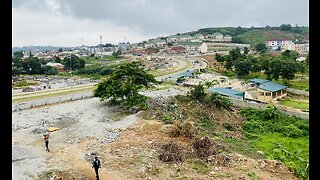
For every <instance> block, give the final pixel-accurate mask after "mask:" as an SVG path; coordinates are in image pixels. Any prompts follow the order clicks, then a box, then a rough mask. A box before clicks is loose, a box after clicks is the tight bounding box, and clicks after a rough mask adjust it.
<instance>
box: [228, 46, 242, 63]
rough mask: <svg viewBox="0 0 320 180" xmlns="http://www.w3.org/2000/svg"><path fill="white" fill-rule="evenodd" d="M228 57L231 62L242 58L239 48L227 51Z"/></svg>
mask: <svg viewBox="0 0 320 180" xmlns="http://www.w3.org/2000/svg"><path fill="white" fill-rule="evenodd" d="M229 56H230V57H231V60H232V61H236V60H237V59H238V58H241V57H243V56H242V55H241V52H240V48H235V49H232V50H230V51H229Z"/></svg>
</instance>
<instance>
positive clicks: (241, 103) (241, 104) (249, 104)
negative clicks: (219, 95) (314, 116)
mask: <svg viewBox="0 0 320 180" xmlns="http://www.w3.org/2000/svg"><path fill="white" fill-rule="evenodd" d="M230 99H231V100H232V103H233V105H234V106H238V107H243V108H249V107H251V108H255V109H259V110H263V109H265V108H266V107H267V106H268V104H261V103H252V102H249V101H242V100H238V99H234V98H230ZM276 107H277V108H278V109H279V111H280V112H282V113H284V114H287V115H290V116H296V117H300V118H302V119H306V120H309V114H307V113H299V112H295V111H290V110H286V109H283V108H281V107H280V106H277V105H276Z"/></svg>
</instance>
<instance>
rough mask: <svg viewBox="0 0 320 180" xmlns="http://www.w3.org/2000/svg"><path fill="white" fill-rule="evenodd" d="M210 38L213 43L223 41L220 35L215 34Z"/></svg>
mask: <svg viewBox="0 0 320 180" xmlns="http://www.w3.org/2000/svg"><path fill="white" fill-rule="evenodd" d="M211 36H212V39H213V40H214V41H223V35H222V34H221V33H218V32H215V33H213V34H212V35H211Z"/></svg>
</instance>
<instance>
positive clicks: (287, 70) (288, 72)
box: [280, 61, 298, 84]
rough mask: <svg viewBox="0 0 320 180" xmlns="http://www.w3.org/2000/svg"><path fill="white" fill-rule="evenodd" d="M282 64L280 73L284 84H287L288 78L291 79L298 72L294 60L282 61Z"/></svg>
mask: <svg viewBox="0 0 320 180" xmlns="http://www.w3.org/2000/svg"><path fill="white" fill-rule="evenodd" d="M282 66H283V68H281V72H280V75H281V77H282V79H283V81H284V82H285V84H289V80H292V79H293V78H294V77H295V74H296V73H297V72H298V68H297V65H296V62H290V61H284V62H283V63H282Z"/></svg>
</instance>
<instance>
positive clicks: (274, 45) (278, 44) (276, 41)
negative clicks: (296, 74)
mask: <svg viewBox="0 0 320 180" xmlns="http://www.w3.org/2000/svg"><path fill="white" fill-rule="evenodd" d="M292 43H293V42H292V40H291V39H289V38H272V39H271V40H269V41H266V43H265V44H266V46H267V47H268V48H269V49H271V50H276V49H279V48H280V49H283V48H284V47H285V46H286V45H288V44H292Z"/></svg>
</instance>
